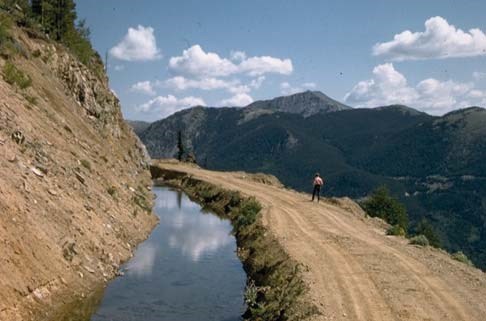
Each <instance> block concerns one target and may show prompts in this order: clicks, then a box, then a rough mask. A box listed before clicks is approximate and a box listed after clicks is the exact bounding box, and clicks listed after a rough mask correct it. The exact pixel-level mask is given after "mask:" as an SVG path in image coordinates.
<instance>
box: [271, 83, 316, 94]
mask: <svg viewBox="0 0 486 321" xmlns="http://www.w3.org/2000/svg"><path fill="white" fill-rule="evenodd" d="M315 88H316V84H315V83H313V82H306V83H303V84H302V85H300V86H292V85H291V84H289V83H288V82H286V81H285V82H283V83H281V84H280V92H281V93H282V95H292V94H296V93H300V92H303V91H306V90H311V89H315Z"/></svg>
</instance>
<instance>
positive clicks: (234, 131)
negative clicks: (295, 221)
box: [140, 92, 486, 268]
mask: <svg viewBox="0 0 486 321" xmlns="http://www.w3.org/2000/svg"><path fill="white" fill-rule="evenodd" d="M307 95H310V94H309V92H308V93H303V94H302V95H301V96H307ZM292 97H295V95H294V96H290V98H289V99H286V98H285V97H283V98H276V99H274V100H272V101H274V102H276V101H282V102H285V104H287V103H288V102H289V101H292V100H294V98H292ZM295 103H296V105H295V106H293V107H291V106H290V105H285V108H284V107H282V108H280V107H275V110H294V111H296V110H299V111H300V112H299V114H295V113H290V112H275V111H272V112H261V111H262V110H263V109H260V112H258V113H257V112H256V111H253V113H252V112H249V108H252V107H247V108H219V109H218V108H202V107H196V108H192V109H189V110H185V111H182V112H179V113H177V114H175V115H173V116H171V117H168V118H166V119H163V120H160V121H157V122H154V123H152V124H151V126H149V127H148V128H147V129H146V130H145V131H144V132H143V133H142V134H141V136H140V137H141V138H142V140H143V142H144V143H145V144H146V146H147V148H148V150H149V152H150V154H151V155H152V156H153V157H155V158H159V157H174V155H175V154H176V151H177V146H176V144H177V133H178V132H179V131H180V132H181V133H182V136H183V138H184V144H185V147H186V148H187V149H188V150H190V151H192V152H194V153H195V155H196V158H197V160H198V163H199V164H200V165H201V166H203V167H206V168H209V169H217V170H244V171H249V172H265V173H269V174H273V175H275V176H277V177H278V178H279V179H280V180H281V181H282V182H283V183H284V184H285V185H287V186H290V187H292V188H295V189H297V190H301V191H309V180H310V178H311V177H312V174H313V173H314V172H316V171H320V172H321V173H323V175H324V176H325V178H326V181H327V183H326V186H325V189H324V191H325V193H326V194H327V195H332V196H351V197H353V198H357V199H359V198H362V197H364V196H366V195H368V194H369V193H370V191H371V190H373V189H374V188H376V187H377V186H379V185H381V184H386V185H387V186H388V187H389V188H390V189H391V190H392V192H393V194H394V196H396V197H398V198H399V199H400V200H401V201H402V202H403V203H405V204H406V205H407V208H408V212H409V216H410V218H411V223H412V225H411V229H410V232H412V233H413V232H414V230H415V228H416V227H417V225H418V223H419V222H421V221H422V220H424V219H425V220H426V221H427V222H428V223H430V224H431V225H432V226H433V227H434V229H435V233H437V234H438V235H439V238H440V239H441V241H442V245H443V246H444V247H445V248H447V249H448V250H450V251H458V250H463V251H465V252H466V253H467V254H468V255H469V256H470V257H471V258H472V259H473V261H474V262H475V263H476V264H477V265H478V266H481V267H482V268H486V252H485V250H484V249H485V248H486V243H485V242H486V228H485V226H486V225H485V224H486V207H485V204H486V198H485V197H484V195H486V184H484V182H485V177H486V167H485V164H486V163H485V162H484V161H483V160H484V159H485V158H486V154H485V151H486V132H485V129H486V118H485V117H486V110H485V109H482V108H468V109H464V110H459V111H456V112H453V113H450V114H447V115H444V116H443V117H434V116H430V115H427V114H425V113H422V112H419V111H417V110H415V109H413V108H410V107H407V106H401V105H392V106H384V107H379V108H375V109H347V110H341V111H334V112H327V113H316V114H314V115H312V116H309V117H302V115H304V114H305V111H303V110H302V109H305V107H304V106H302V105H300V100H296V102H295ZM255 104H256V105H260V104H263V105H264V104H265V103H258V102H257V103H255ZM311 110H312V109H311Z"/></svg>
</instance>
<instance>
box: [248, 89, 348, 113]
mask: <svg viewBox="0 0 486 321" xmlns="http://www.w3.org/2000/svg"><path fill="white" fill-rule="evenodd" d="M246 108H248V109H250V110H269V111H272V112H284V113H292V114H300V115H302V116H304V117H309V116H312V115H315V114H319V113H330V112H335V111H340V110H346V109H351V107H349V106H346V105H344V104H342V103H340V102H338V101H336V100H334V99H332V98H330V97H328V96H326V95H325V94H323V93H322V92H320V91H310V90H307V91H304V92H300V93H296V94H292V95H288V96H281V97H276V98H273V99H270V100H260V101H256V102H254V103H252V104H250V105H248V106H247V107H246Z"/></svg>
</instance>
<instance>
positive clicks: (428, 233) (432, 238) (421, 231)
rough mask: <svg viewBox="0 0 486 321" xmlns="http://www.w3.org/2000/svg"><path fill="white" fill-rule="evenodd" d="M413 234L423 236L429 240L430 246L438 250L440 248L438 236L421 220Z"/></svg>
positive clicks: (428, 224) (427, 223)
mask: <svg viewBox="0 0 486 321" xmlns="http://www.w3.org/2000/svg"><path fill="white" fill-rule="evenodd" d="M415 234H417V235H424V236H425V237H427V239H428V240H429V243H430V245H432V246H433V247H437V248H439V247H440V246H441V243H440V239H439V236H438V235H437V233H436V232H435V230H434V228H433V227H432V225H431V224H430V223H429V222H428V221H427V220H426V219H422V220H421V221H420V223H419V224H418V225H417V228H416V229H415Z"/></svg>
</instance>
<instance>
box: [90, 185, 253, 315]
mask: <svg viewBox="0 0 486 321" xmlns="http://www.w3.org/2000/svg"><path fill="white" fill-rule="evenodd" d="M154 193H155V194H156V196H157V199H156V202H155V209H154V211H155V212H156V214H157V215H158V216H159V218H160V224H159V225H158V226H157V227H156V228H155V229H154V231H153V232H152V234H151V235H150V237H149V238H148V239H147V240H146V241H145V242H143V243H142V244H140V246H139V247H138V249H137V251H136V252H135V256H134V257H133V258H132V259H131V260H130V261H129V262H128V263H127V264H125V266H124V268H123V271H124V272H125V275H124V276H123V277H120V278H117V279H115V280H113V281H112V282H111V283H110V284H109V286H108V287H107V288H106V290H105V294H104V298H103V300H102V302H101V305H100V306H99V308H98V310H97V312H96V313H95V314H94V315H93V316H92V317H91V321H115V320H116V321H155V320H157V321H196V320H197V321H205V320H208V321H218V320H220V321H237V320H241V318H240V315H241V314H242V313H243V312H244V310H245V307H244V305H243V292H244V287H245V279H246V276H245V272H244V271H243V268H242V265H241V263H240V261H239V260H238V258H237V256H236V253H235V250H236V241H235V238H234V237H233V236H232V235H231V234H230V233H231V225H230V223H229V222H228V221H227V220H222V219H220V218H219V217H217V216H215V215H213V214H211V213H207V212H205V211H203V210H202V209H201V207H200V206H199V205H198V204H196V203H194V202H192V201H191V200H190V199H189V198H188V197H187V196H186V195H185V194H183V193H181V192H179V191H176V190H172V189H169V188H165V187H157V188H154Z"/></svg>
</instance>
